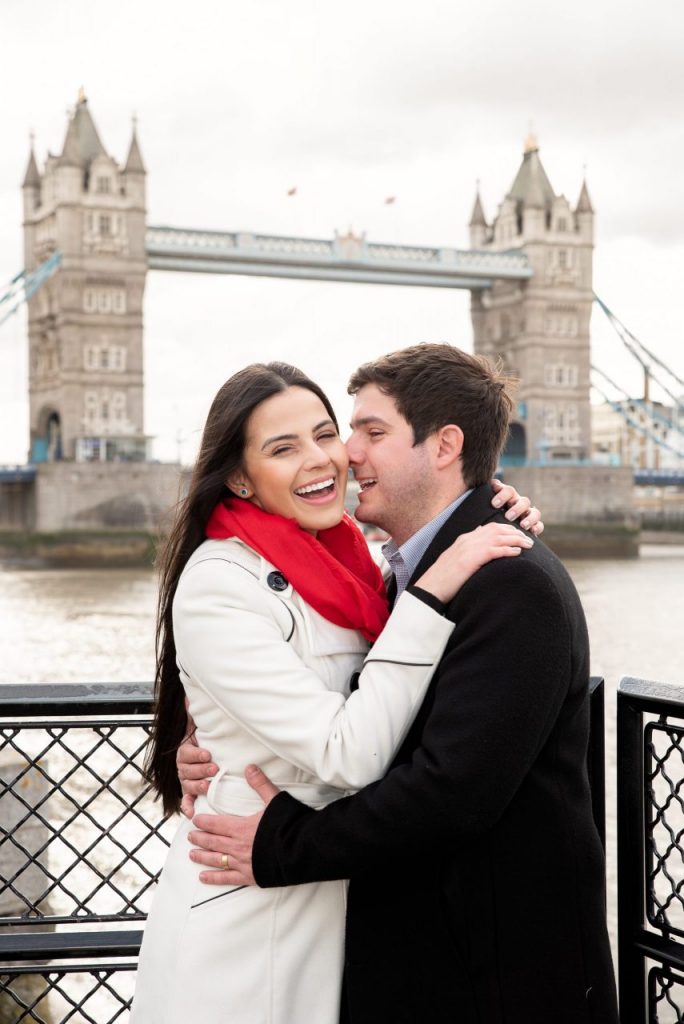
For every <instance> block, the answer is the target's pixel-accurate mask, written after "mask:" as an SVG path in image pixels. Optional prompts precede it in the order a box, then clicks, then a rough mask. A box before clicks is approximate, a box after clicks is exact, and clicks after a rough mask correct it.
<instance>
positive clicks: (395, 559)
mask: <svg viewBox="0 0 684 1024" xmlns="http://www.w3.org/2000/svg"><path fill="white" fill-rule="evenodd" d="M472 493H473V488H472V487H471V488H469V490H467V491H465V492H464V493H463V494H461V495H460V496H459V497H458V498H456V500H455V501H452V502H451V504H450V505H447V507H446V508H443V509H442V511H441V512H438V513H437V515H436V516H435V518H434V519H431V520H430V522H429V523H426V524H425V526H421V528H420V530H418V531H417V532H416V533H414V534H413V536H412V537H409V539H408V540H407V541H404V543H403V544H402V545H401V547H398V546H397V545H396V544H395V542H394V541H393V540H392V538H391V537H390V539H389V540H388V541H387V543H386V544H383V546H382V553H383V555H384V556H385V558H386V559H387V561H388V562H389V565H390V568H391V569H392V572H393V573H394V575H395V576H396V579H397V596H399V594H400V593H401V592H402V590H405V589H406V587H407V586H408V582H409V580H410V579H411V577H412V576H413V574H414V572H415V571H416V569H417V568H418V563H419V562H420V560H421V558H422V557H423V555H424V554H425V552H426V551H427V549H428V548H429V546H430V544H431V543H432V541H433V540H434V538H435V537H436V536H437V534H438V533H439V531H440V530H441V528H442V527H443V526H444V524H445V523H446V521H447V519H449V517H450V516H451V514H452V513H453V512H455V511H456V509H457V508H458V507H459V505H461V504H462V503H463V502H464V501H465V500H466V498H467V497H468V495H470V494H472Z"/></svg>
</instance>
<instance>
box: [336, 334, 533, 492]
mask: <svg viewBox="0 0 684 1024" xmlns="http://www.w3.org/2000/svg"><path fill="white" fill-rule="evenodd" d="M514 383H515V382H514V381H513V379H512V378H509V377H505V376H504V375H503V374H502V373H501V372H500V371H499V369H498V368H497V367H495V366H494V365H493V364H492V363H491V362H490V361H489V360H488V359H487V358H485V357H484V356H474V355H469V354H468V353H467V352H462V351H461V350H460V349H458V348H453V347H452V346H451V345H443V344H436V345H427V344H426V345H412V346H411V347H410V348H404V349H400V350H399V351H398V352H390V353H389V355H386V356H382V357H381V358H380V359H376V360H374V362H372V363H364V365H363V366H360V367H359V368H358V370H356V371H355V372H354V373H353V374H352V376H351V379H350V381H349V387H348V388H347V390H348V392H349V394H350V395H356V394H357V393H358V392H359V391H360V390H361V388H362V387H365V385H366V384H375V386H376V387H377V388H379V389H380V391H382V392H383V394H385V395H389V396H390V397H391V398H392V399H394V402H395V404H396V407H397V409H398V411H399V412H400V413H401V415H402V416H403V417H404V419H405V420H406V421H407V422H408V423H409V424H410V426H411V428H412V430H413V443H414V446H415V445H417V444H422V443H423V441H425V439H426V438H427V437H429V436H430V434H434V432H435V431H436V430H439V428H440V427H444V426H446V424H447V423H455V424H456V426H459V427H460V428H461V430H462V431H463V437H464V441H463V452H462V456H461V462H462V472H463V479H464V481H465V483H466V484H467V485H468V487H476V486H477V485H478V484H483V483H486V482H487V481H488V480H491V478H492V477H493V475H494V472H495V471H496V466H497V462H498V460H499V454H500V452H501V449H502V448H503V446H504V443H505V441H506V437H507V435H508V427H509V422H510V418H511V413H512V411H513V399H512V397H511V392H512V388H513V385H514Z"/></svg>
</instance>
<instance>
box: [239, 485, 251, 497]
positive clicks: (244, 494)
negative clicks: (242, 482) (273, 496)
mask: <svg viewBox="0 0 684 1024" xmlns="http://www.w3.org/2000/svg"><path fill="white" fill-rule="evenodd" d="M248 494H249V491H248V490H247V488H246V487H241V488H240V497H241V498H246V497H247V495H248Z"/></svg>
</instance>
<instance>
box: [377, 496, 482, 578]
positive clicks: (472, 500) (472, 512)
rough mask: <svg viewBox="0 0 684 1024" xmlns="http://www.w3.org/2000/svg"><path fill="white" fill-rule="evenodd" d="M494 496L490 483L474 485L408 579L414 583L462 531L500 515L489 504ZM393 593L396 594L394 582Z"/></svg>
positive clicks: (466, 531) (472, 528) (464, 531)
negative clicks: (471, 491) (470, 492)
mask: <svg viewBox="0 0 684 1024" xmlns="http://www.w3.org/2000/svg"><path fill="white" fill-rule="evenodd" d="M493 497H494V489H493V488H492V487H491V486H490V484H481V485H480V486H479V487H476V488H475V489H474V491H473V493H472V494H469V495H468V497H467V498H466V500H465V501H464V502H463V503H462V504H461V505H459V506H458V508H457V509H456V511H455V512H454V513H453V514H452V515H451V516H450V517H449V518H448V519H447V521H446V523H445V524H444V526H443V527H442V528H441V530H440V531H439V533H438V534H437V536H436V537H435V538H434V540H433V541H432V543H431V544H430V545H429V547H428V548H427V550H426V551H425V554H424V555H423V557H422V558H421V560H420V562H419V563H418V566H417V568H416V571H415V572H414V573H413V576H412V577H411V579H410V581H409V582H410V583H415V582H416V580H417V579H419V578H420V576H422V574H423V573H424V572H425V570H426V569H428V568H429V567H430V566H431V565H432V563H433V562H434V561H435V559H436V558H438V557H439V555H441V553H442V552H443V551H445V550H446V549H447V548H448V547H449V545H450V544H453V542H454V541H455V540H456V538H457V537H460V535H461V534H462V533H468V532H469V531H470V530H474V529H475V528H476V527H477V526H482V525H483V523H486V522H489V520H490V519H494V518H495V517H496V516H500V515H501V510H500V509H497V508H494V507H493V506H492V504H491V501H492V498H493ZM394 594H396V584H394Z"/></svg>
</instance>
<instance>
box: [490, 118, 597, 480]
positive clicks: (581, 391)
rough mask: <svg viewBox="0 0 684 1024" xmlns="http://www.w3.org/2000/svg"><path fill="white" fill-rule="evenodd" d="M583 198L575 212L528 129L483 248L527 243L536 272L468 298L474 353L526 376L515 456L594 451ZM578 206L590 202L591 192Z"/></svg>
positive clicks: (542, 457) (576, 455)
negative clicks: (558, 188) (552, 179)
mask: <svg viewBox="0 0 684 1024" xmlns="http://www.w3.org/2000/svg"><path fill="white" fill-rule="evenodd" d="M579 205H580V204H578V208H577V210H575V211H573V209H572V208H571V206H570V204H569V202H568V200H567V199H566V198H565V196H563V195H556V193H555V192H554V190H553V187H552V185H551V182H550V180H549V177H548V175H547V173H546V171H545V169H544V166H543V164H542V161H541V157H540V155H539V143H538V142H537V139H536V138H535V136H534V135H529V136H528V138H527V139H526V140H525V146H524V152H523V159H522V163H521V164H520V167H519V168H518V172H517V174H516V176H515V179H514V181H513V184H512V186H511V188H510V190H509V192H508V193H507V195H506V197H505V198H504V200H503V202H502V203H501V205H500V207H499V211H498V213H497V216H496V217H495V219H494V224H493V226H492V232H491V234H490V237H489V241H488V242H486V243H485V245H484V248H485V249H492V250H495V251H501V250H508V249H521V250H523V251H524V252H525V253H526V255H527V257H528V259H529V261H530V264H531V266H532V268H533V270H534V275H533V277H532V278H531V279H530V280H529V281H525V282H516V283H513V282H507V281H501V280H498V281H495V282H494V285H493V287H492V288H491V289H490V290H489V291H488V292H483V293H481V294H479V295H478V294H476V293H473V295H472V303H471V315H472V322H473V334H474V340H475V351H476V352H481V353H482V354H484V355H488V356H490V357H493V358H501V359H503V361H504V364H505V365H506V367H507V369H508V370H509V371H510V372H512V373H514V374H515V375H516V376H518V377H519V378H520V380H521V385H520V391H519V403H518V417H517V421H516V422H515V423H514V425H513V430H512V434H511V443H510V446H509V449H508V455H509V457H511V458H514V459H515V460H516V461H531V462H539V461H541V462H548V461H556V460H563V459H564V460H568V459H581V458H585V457H588V456H589V454H590V451H591V423H590V405H589V365H590V358H589V321H590V318H591V308H592V297H593V293H592V232H591V227H590V223H589V220H588V218H592V217H593V212H590V211H589V210H588V209H583V210H582V211H580V210H579ZM581 205H582V206H583V207H586V206H591V204H590V202H589V196H588V192H587V193H586V196H584V195H583V198H582V203H581Z"/></svg>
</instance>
